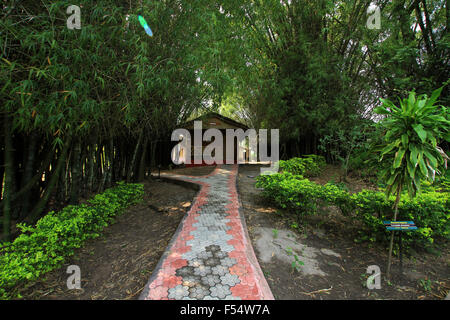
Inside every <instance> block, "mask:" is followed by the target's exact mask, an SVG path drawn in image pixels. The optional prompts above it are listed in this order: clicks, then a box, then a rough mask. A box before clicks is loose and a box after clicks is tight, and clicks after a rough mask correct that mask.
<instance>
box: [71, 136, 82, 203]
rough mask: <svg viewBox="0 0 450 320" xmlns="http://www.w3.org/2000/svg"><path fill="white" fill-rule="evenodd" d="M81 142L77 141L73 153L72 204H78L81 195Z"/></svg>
mask: <svg viewBox="0 0 450 320" xmlns="http://www.w3.org/2000/svg"><path fill="white" fill-rule="evenodd" d="M80 165H81V143H80V142H79V141H77V142H76V143H75V146H74V149H73V155H72V185H71V190H70V204H77V203H78V198H79V196H80V180H81V179H80V178H81V167H80Z"/></svg>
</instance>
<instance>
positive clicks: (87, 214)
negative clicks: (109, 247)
mask: <svg viewBox="0 0 450 320" xmlns="http://www.w3.org/2000/svg"><path fill="white" fill-rule="evenodd" d="M143 194H144V188H143V185H142V184H124V183H119V184H118V186H116V187H114V188H111V189H108V190H106V191H105V192H103V193H102V194H98V195H96V196H95V197H94V198H93V199H91V200H89V201H88V204H81V205H77V206H72V205H70V206H67V207H65V208H64V209H62V210H61V211H60V212H57V213H55V212H53V211H52V212H49V213H48V214H47V215H46V216H44V217H43V218H41V219H40V220H39V221H38V222H37V223H36V226H35V227H31V226H26V225H24V224H18V225H17V226H18V227H19V228H20V229H21V231H22V234H21V235H20V236H19V237H17V238H16V239H15V240H14V241H13V242H12V243H9V242H8V243H3V244H2V245H1V246H0V266H1V269H0V299H9V298H15V297H17V294H16V293H15V289H16V288H17V287H18V286H19V285H21V284H24V283H26V282H27V281H33V280H36V279H38V277H39V276H40V275H42V274H44V273H46V272H48V271H50V270H53V269H55V268H58V267H60V266H61V265H62V263H63V262H64V258H65V257H67V256H70V255H73V254H74V250H75V249H76V248H80V247H81V246H82V244H83V243H84V242H85V241H86V240H87V239H93V238H96V237H98V236H99V235H100V232H101V231H102V229H103V228H104V227H105V226H107V225H108V224H110V223H111V222H112V221H113V219H114V217H115V216H117V215H118V214H119V213H121V212H122V211H123V209H125V208H126V207H128V206H130V205H133V204H136V203H138V202H140V201H141V200H142V196H143Z"/></svg>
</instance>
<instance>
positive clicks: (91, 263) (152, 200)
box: [21, 180, 196, 300]
mask: <svg viewBox="0 0 450 320" xmlns="http://www.w3.org/2000/svg"><path fill="white" fill-rule="evenodd" d="M195 193H196V191H194V190H193V189H190V188H186V187H183V186H179V185H175V184H172V183H167V182H162V181H156V180H149V181H147V182H146V183H145V196H144V202H143V203H141V204H139V205H136V206H133V207H131V208H129V209H128V210H126V211H125V212H124V213H123V214H122V215H120V216H119V217H118V218H117V219H116V222H115V223H114V224H112V225H110V226H108V227H107V228H105V230H104V232H103V234H102V236H100V237H99V238H97V239H93V240H91V241H88V242H87V244H86V245H85V246H84V247H83V248H80V249H79V250H77V252H76V254H75V255H74V256H72V257H70V258H69V259H68V260H67V262H66V263H65V264H64V266H63V267H62V268H60V269H57V270H54V271H52V272H49V273H48V274H46V275H45V276H44V278H43V279H41V280H40V281H39V282H37V283H35V284H34V285H32V286H31V287H29V288H27V289H26V290H25V291H24V292H22V293H21V294H22V296H23V298H24V299H39V300H44V299H58V300H59V299H61V300H66V299H70V300H74V299H82V300H90V299H93V300H98V299H121V300H124V299H137V298H138V297H139V294H140V292H141V291H142V289H143V287H144V286H145V284H146V283H147V281H148V278H149V277H150V275H151V272H152V271H153V269H154V268H155V267H156V265H157V263H158V261H159V259H160V257H161V255H162V253H163V252H164V250H165V249H166V247H167V245H168V243H169V241H170V239H171V238H172V236H173V234H174V232H175V230H176V228H177V227H178V225H179V223H180V221H181V219H182V217H183V215H184V214H185V213H186V212H187V210H188V209H189V207H190V206H191V201H192V199H193V198H194V196H195ZM69 265H78V266H79V267H80V270H81V290H68V289H67V286H66V281H67V278H68V277H69V274H67V273H66V270H67V267H68V266H69Z"/></svg>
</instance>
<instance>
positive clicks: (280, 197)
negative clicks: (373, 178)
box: [257, 172, 450, 247]
mask: <svg viewBox="0 0 450 320" xmlns="http://www.w3.org/2000/svg"><path fill="white" fill-rule="evenodd" d="M257 187H262V188H264V191H263V196H264V197H266V198H267V199H269V200H270V201H272V202H273V203H274V204H275V205H277V206H278V207H280V208H285V209H289V210H291V211H293V212H295V213H296V214H298V215H300V216H304V215H311V214H315V213H316V212H317V209H318V207H319V206H320V205H327V204H328V205H335V206H337V207H338V208H339V209H340V210H341V212H342V213H343V214H345V215H350V214H351V217H352V218H353V219H356V220H359V221H361V222H363V224H364V225H365V228H364V230H361V232H360V235H359V237H358V240H360V241H372V242H375V241H376V242H379V243H382V244H387V242H388V236H389V232H388V231H386V228H385V226H384V225H383V221H385V220H391V217H392V207H393V204H394V202H395V198H394V197H389V198H388V199H386V196H385V194H384V193H383V192H381V191H368V190H363V191H361V192H359V193H355V194H350V193H349V192H347V191H346V190H345V189H343V188H340V187H339V186H337V185H334V184H326V185H319V184H316V183H314V182H311V181H309V180H308V179H305V178H303V177H302V176H299V175H293V174H291V173H288V172H284V173H278V174H274V175H266V176H259V177H258V178H257ZM398 210H399V214H398V217H399V219H400V220H408V221H409V220H412V221H414V222H415V223H416V225H417V227H418V230H417V231H410V232H405V233H404V243H405V247H408V246H413V245H414V246H418V247H427V246H429V245H431V244H432V243H433V242H434V239H435V238H443V239H449V238H450V193H448V192H435V191H430V192H423V193H421V194H419V195H418V196H417V197H416V198H414V199H410V198H409V197H408V195H407V194H402V196H401V198H400V203H399V207H398Z"/></svg>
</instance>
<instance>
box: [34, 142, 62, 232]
mask: <svg viewBox="0 0 450 320" xmlns="http://www.w3.org/2000/svg"><path fill="white" fill-rule="evenodd" d="M69 146H70V138H67V141H66V143H65V144H64V147H63V150H62V152H61V154H60V155H59V157H58V161H57V163H56V167H55V170H54V172H53V173H52V175H51V177H50V180H49V182H48V184H47V187H46V188H45V191H44V195H43V196H42V198H41V199H40V200H39V201H38V203H37V204H36V206H35V207H34V209H33V211H32V212H31V214H30V215H29V216H28V217H27V219H26V220H27V221H28V222H30V223H34V222H35V221H36V220H37V218H39V216H40V214H41V213H42V210H44V207H45V205H46V204H47V202H48V200H49V198H50V195H51V194H52V192H53V190H54V188H55V186H56V183H57V181H58V179H59V174H60V173H61V170H62V168H63V165H64V163H65V160H66V156H67V151H68V150H69ZM46 177H47V175H46Z"/></svg>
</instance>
